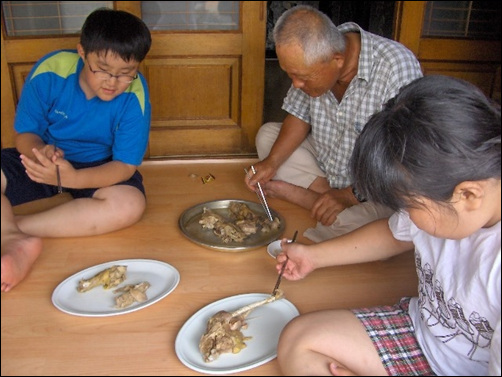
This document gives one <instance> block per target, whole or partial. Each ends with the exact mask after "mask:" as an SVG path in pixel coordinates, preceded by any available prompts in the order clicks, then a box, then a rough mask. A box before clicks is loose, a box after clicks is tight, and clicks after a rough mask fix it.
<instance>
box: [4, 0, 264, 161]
mask: <svg viewBox="0 0 502 377" xmlns="http://www.w3.org/2000/svg"><path fill="white" fill-rule="evenodd" d="M114 4H115V8H116V9H123V10H127V11H129V12H131V13H133V14H136V15H137V16H139V17H141V2H139V1H116V2H114ZM239 11H240V12H239V13H240V26H239V28H238V30H235V31H214V32H211V31H209V32H208V31H200V32H198V31H187V32H168V31H152V48H151V50H150V52H149V53H148V55H147V57H146V59H145V61H144V62H143V63H142V65H141V71H142V72H143V73H144V75H145V77H146V79H147V81H148V85H149V88H150V97H151V103H152V123H151V132H150V141H149V146H148V151H147V154H146V156H145V158H172V157H180V156H181V157H187V158H188V157H195V156H197V157H211V156H215V157H220V156H229V155H230V156H243V155H246V156H249V155H255V153H256V149H255V144H254V139H255V136H256V133H257V131H258V128H259V127H260V126H261V122H262V114H263V96H264V75H265V72H264V70H265V30H266V14H265V13H266V2H265V1H257V2H251V1H241V2H240V10H239ZM2 19H3V17H2ZM77 43H78V36H75V35H72V36H58V37H28V38H26V37H22V38H8V37H6V33H5V30H4V24H3V23H2V63H1V64H2V66H1V71H2V84H1V85H2V130H1V131H2V147H9V146H13V140H14V131H13V126H12V125H13V120H14V113H15V107H16V104H17V101H18V99H19V96H20V93H21V89H22V86H23V83H24V80H25V78H26V76H27V75H28V73H29V71H30V69H31V67H32V66H33V64H34V63H35V62H36V61H37V60H38V59H39V58H40V57H42V56H43V55H44V54H46V53H48V52H50V51H53V50H56V49H61V48H75V46H76V44H77Z"/></svg>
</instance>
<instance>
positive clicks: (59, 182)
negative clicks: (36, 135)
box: [54, 143, 63, 194]
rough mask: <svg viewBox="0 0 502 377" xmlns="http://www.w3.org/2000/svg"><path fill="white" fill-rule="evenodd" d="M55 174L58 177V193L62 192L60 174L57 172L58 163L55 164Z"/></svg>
mask: <svg viewBox="0 0 502 377" xmlns="http://www.w3.org/2000/svg"><path fill="white" fill-rule="evenodd" d="M56 149H57V148H56V143H54V154H56ZM56 175H57V179H58V194H62V193H63V187H62V186H61V174H59V165H57V164H56Z"/></svg>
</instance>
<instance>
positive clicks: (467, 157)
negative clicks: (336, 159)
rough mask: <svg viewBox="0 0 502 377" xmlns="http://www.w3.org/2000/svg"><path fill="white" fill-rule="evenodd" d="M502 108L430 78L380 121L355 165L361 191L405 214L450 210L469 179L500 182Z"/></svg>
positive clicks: (371, 127)
mask: <svg viewBox="0 0 502 377" xmlns="http://www.w3.org/2000/svg"><path fill="white" fill-rule="evenodd" d="M500 128H501V125H500V106H499V105H496V104H495V103H493V102H492V101H491V100H490V99H488V98H487V97H486V96H485V95H484V94H483V93H482V92H481V91H480V90H479V89H478V88H477V87H475V86H474V85H472V84H470V83H468V82H466V81H463V80H460V79H456V78H452V77H447V76H439V75H429V76H424V77H422V78H420V79H417V80H415V81H413V82H412V83H410V84H408V85H407V86H405V87H404V88H402V89H401V91H400V92H399V94H398V95H397V96H396V97H394V98H393V99H391V100H390V101H389V102H388V103H387V104H386V105H385V107H384V109H383V110H382V111H381V112H379V113H377V114H375V115H373V116H372V117H371V118H370V120H369V121H368V123H367V124H366V126H365V128H364V130H363V131H362V133H361V135H360V136H359V138H358V139H357V141H356V145H355V149H354V152H353V155H352V159H351V162H350V165H351V166H350V168H351V169H352V176H353V179H354V182H355V183H354V185H355V187H356V189H357V190H358V191H359V192H360V193H361V194H362V195H363V196H365V197H366V198H368V199H369V200H372V201H375V202H377V203H381V204H383V205H386V206H388V207H390V208H391V209H393V210H395V211H398V210H401V209H404V208H406V207H410V206H419V203H417V201H416V200H414V199H415V197H416V196H421V197H425V198H428V199H431V200H433V201H435V202H438V203H444V204H448V202H449V199H451V197H452V195H453V191H454V189H455V187H456V186H457V185H458V184H459V183H461V182H464V181H480V180H485V179H489V178H496V179H500V166H501V165H500Z"/></svg>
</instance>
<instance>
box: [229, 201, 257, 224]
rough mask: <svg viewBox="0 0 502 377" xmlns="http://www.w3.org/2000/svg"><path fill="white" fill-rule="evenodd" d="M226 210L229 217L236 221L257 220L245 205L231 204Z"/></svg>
mask: <svg viewBox="0 0 502 377" xmlns="http://www.w3.org/2000/svg"><path fill="white" fill-rule="evenodd" d="M228 210H229V212H230V216H231V217H233V218H234V219H236V220H256V219H257V218H258V216H257V215H256V214H255V213H254V212H253V211H251V209H250V208H249V207H248V206H247V205H246V204H245V203H240V202H231V203H230V205H229V206H228Z"/></svg>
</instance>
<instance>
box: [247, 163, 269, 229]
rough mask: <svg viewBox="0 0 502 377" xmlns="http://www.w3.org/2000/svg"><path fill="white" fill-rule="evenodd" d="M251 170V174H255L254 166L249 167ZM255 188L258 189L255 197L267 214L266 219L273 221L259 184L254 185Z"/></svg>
mask: <svg viewBox="0 0 502 377" xmlns="http://www.w3.org/2000/svg"><path fill="white" fill-rule="evenodd" d="M251 170H252V171H253V174H256V170H255V169H254V166H253V165H251ZM244 171H245V172H246V175H248V171H247V170H246V169H244ZM256 186H257V187H258V190H256V195H257V196H258V199H260V203H261V205H262V207H263V209H264V210H265V213H266V214H267V217H268V219H269V220H270V221H274V218H273V217H272V213H271V212H270V208H269V207H268V203H267V199H266V198H265V193H264V192H263V190H262V188H261V185H260V182H257V183H256Z"/></svg>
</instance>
